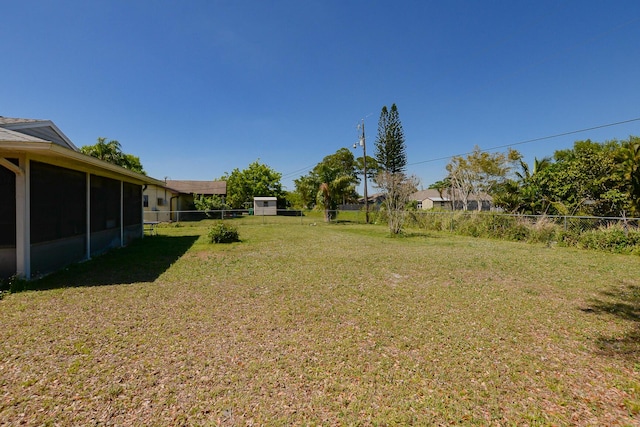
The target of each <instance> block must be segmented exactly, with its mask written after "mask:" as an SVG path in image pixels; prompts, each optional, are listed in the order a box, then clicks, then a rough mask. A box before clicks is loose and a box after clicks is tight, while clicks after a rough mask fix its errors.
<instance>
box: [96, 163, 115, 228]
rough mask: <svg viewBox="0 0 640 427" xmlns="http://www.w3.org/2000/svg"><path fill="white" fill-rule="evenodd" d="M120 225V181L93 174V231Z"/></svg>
mask: <svg viewBox="0 0 640 427" xmlns="http://www.w3.org/2000/svg"><path fill="white" fill-rule="evenodd" d="M118 227H120V181H116V180H115V179H110V178H105V177H102V176H95V175H91V232H92V233H93V232H96V231H102V230H111V229H114V228H118Z"/></svg>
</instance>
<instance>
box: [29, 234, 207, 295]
mask: <svg viewBox="0 0 640 427" xmlns="http://www.w3.org/2000/svg"><path fill="white" fill-rule="evenodd" d="M197 239H198V236H152V237H145V238H144V239H138V240H136V241H134V242H133V243H131V244H130V245H129V246H127V247H125V248H119V249H113V250H111V251H109V252H107V253H105V254H103V255H100V256H97V257H95V258H93V259H92V260H90V261H86V262H82V263H79V264H72V265H70V266H68V267H66V268H64V269H62V270H60V271H57V272H55V273H52V274H50V275H48V276H46V277H43V278H41V279H38V280H34V281H31V282H27V283H26V285H25V288H26V289H25V290H36V289H37V290H47V289H57V288H65V287H74V286H101V285H123V284H130V283H137V282H153V281H154V280H156V279H157V278H158V277H159V276H160V275H161V274H162V273H164V272H165V271H166V270H167V269H168V268H169V267H170V266H171V264H173V263H174V262H176V261H177V260H178V259H179V258H180V257H181V256H182V255H184V253H185V252H187V251H188V250H189V248H190V247H191V246H192V245H193V243H194V242H195V241H196V240H197Z"/></svg>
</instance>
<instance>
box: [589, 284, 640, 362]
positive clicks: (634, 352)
mask: <svg viewBox="0 0 640 427" xmlns="http://www.w3.org/2000/svg"><path fill="white" fill-rule="evenodd" d="M602 296H603V297H604V298H603V299H594V300H592V304H591V306H590V307H587V308H583V309H582V311H584V312H588V313H598V314H608V315H611V316H615V317H618V318H621V319H624V320H627V321H630V322H633V329H632V330H631V331H629V332H627V333H625V334H624V335H623V336H622V337H606V336H601V337H598V339H597V343H598V347H599V348H600V351H601V352H602V353H603V354H605V355H607V356H615V357H622V358H625V359H629V360H633V361H637V360H640V359H639V358H640V286H639V285H629V284H623V285H621V286H620V287H618V288H611V289H609V290H607V291H603V292H602Z"/></svg>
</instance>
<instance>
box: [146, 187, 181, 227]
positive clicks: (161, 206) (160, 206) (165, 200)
mask: <svg viewBox="0 0 640 427" xmlns="http://www.w3.org/2000/svg"><path fill="white" fill-rule="evenodd" d="M179 194H180V193H178V192H177V191H176V190H173V189H171V188H168V187H166V186H165V185H146V186H144V187H143V192H142V207H143V209H144V220H145V221H156V222H170V221H173V220H174V218H173V217H174V216H175V215H176V214H175V213H173V212H171V203H172V202H173V203H176V202H175V200H176V198H177V197H178V196H179Z"/></svg>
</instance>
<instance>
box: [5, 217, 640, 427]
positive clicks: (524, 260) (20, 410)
mask: <svg viewBox="0 0 640 427" xmlns="http://www.w3.org/2000/svg"><path fill="white" fill-rule="evenodd" d="M282 221H283V223H282V224H278V223H277V222H274V221H270V222H269V223H267V224H263V223H262V222H261V219H260V218H244V219H238V220H233V222H232V223H233V224H234V225H237V226H238V230H239V232H240V237H241V238H242V240H243V241H242V242H241V243H234V244H230V245H212V244H208V243H207V242H206V241H205V237H206V231H207V227H206V225H207V223H206V221H204V222H201V223H194V224H185V225H184V226H182V227H166V228H159V229H158V230H159V233H158V234H159V235H158V236H154V237H150V238H145V239H144V240H142V241H138V242H136V243H134V244H133V245H131V246H130V247H128V248H125V249H121V250H116V251H113V252H111V253H109V254H106V255H104V256H102V257H99V258H97V259H95V260H92V261H90V262H86V263H83V264H79V265H75V266H72V267H70V268H68V269H66V270H65V271H61V272H59V273H57V274H54V275H51V276H49V277H46V278H45V279H42V280H40V281H38V282H36V283H35V285H37V286H38V287H39V288H40V289H41V290H38V291H33V292H32V291H27V292H20V293H15V294H10V295H8V296H6V297H5V298H4V299H3V300H1V301H0V325H1V327H0V425H18V424H27V425H136V426H140V425H158V426H164V425H181V424H185V425H205V426H206V425H236V426H238V425H282V426H285V425H411V424H413V425H448V424H463V425H640V258H638V257H637V256H625V255H615V254H608V253H599V252H591V251H581V250H575V249H570V248H557V247H546V246H544V245H540V246H538V245H530V244H525V243H514V242H503V241H496V240H483V239H473V238H466V237H459V236H452V235H448V234H436V233H428V234H420V233H419V232H416V233H414V234H409V235H408V237H403V238H390V237H388V235H387V230H386V228H385V227H383V226H375V225H370V226H365V225H355V224H349V223H337V224H329V225H326V224H324V223H322V222H321V221H318V222H317V225H316V226H309V225H301V222H300V220H299V219H296V218H283V219H282Z"/></svg>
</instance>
